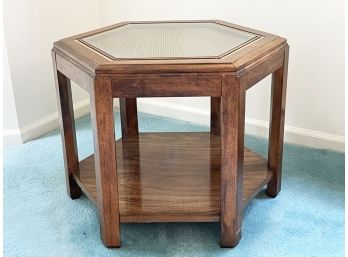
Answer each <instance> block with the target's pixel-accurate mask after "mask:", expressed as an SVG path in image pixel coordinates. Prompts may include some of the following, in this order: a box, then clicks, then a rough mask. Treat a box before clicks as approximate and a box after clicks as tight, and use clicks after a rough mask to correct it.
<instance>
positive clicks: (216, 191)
mask: <svg viewBox="0 0 348 257" xmlns="http://www.w3.org/2000/svg"><path fill="white" fill-rule="evenodd" d="M116 152H117V174H118V187H119V188H118V190H119V193H118V195H119V211H120V219H121V222H212V221H214V222H215V221H219V220H220V174H221V172H220V137H219V136H217V135H211V134H210V133H205V132H203V133H200V132H197V133H141V134H139V136H134V137H127V138H125V139H124V138H123V139H119V140H117V141H116ZM244 153H245V166H244V175H243V186H244V187H243V205H244V206H246V205H247V204H248V202H249V201H250V200H251V199H252V198H253V197H254V196H255V195H256V194H257V193H258V192H259V191H260V190H261V189H262V187H263V186H264V185H265V184H266V183H267V182H268V181H269V179H270V178H271V173H270V172H269V171H268V169H267V160H265V159H264V158H262V157H260V156H258V155H257V154H255V153H253V152H252V151H250V150H248V149H245V151H244ZM75 179H76V181H77V182H78V183H79V185H80V186H81V188H82V190H83V192H85V193H86V195H87V196H88V197H89V198H90V199H91V200H92V201H93V202H94V203H96V184H95V172H94V156H93V155H91V156H90V157H88V158H86V159H85V160H83V161H81V162H80V173H79V174H76V176H75Z"/></svg>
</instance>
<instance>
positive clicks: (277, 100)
mask: <svg viewBox="0 0 348 257" xmlns="http://www.w3.org/2000/svg"><path fill="white" fill-rule="evenodd" d="M288 56H289V47H288V46H287V47H286V48H285V51H284V64H283V67H281V68H280V69H278V70H276V71H275V72H274V73H273V75H272V94H271V117H270V120H271V121H270V130H269V147H268V167H269V169H270V170H272V171H273V177H272V179H271V180H270V181H269V183H268V184H267V195H269V196H271V197H276V196H277V195H278V193H279V192H280V189H281V174H282V159H283V142H284V116H285V99H286V83H287V73H288Z"/></svg>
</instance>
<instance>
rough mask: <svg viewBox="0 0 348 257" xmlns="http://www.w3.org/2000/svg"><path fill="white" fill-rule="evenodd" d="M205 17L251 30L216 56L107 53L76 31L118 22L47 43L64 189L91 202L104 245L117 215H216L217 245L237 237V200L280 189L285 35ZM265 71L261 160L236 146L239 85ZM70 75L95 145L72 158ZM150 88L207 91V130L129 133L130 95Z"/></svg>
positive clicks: (139, 218)
mask: <svg viewBox="0 0 348 257" xmlns="http://www.w3.org/2000/svg"><path fill="white" fill-rule="evenodd" d="M172 22H177V21H172ZM191 22H197V21H191ZM201 22H206V21H201ZM212 22H215V23H218V24H221V25H224V26H228V27H232V28H236V29H240V30H244V31H248V32H251V33H254V34H255V35H258V36H260V38H259V39H257V40H255V41H253V42H252V43H250V44H247V45H246V46H243V47H242V48H240V49H239V50H238V51H234V52H231V53H230V54H228V55H227V56H225V57H223V58H220V59H170V60H112V59H110V58H108V57H107V56H104V55H102V54H100V53H98V52H97V51H95V50H93V49H91V48H89V47H88V46H86V45H84V44H82V43H81V42H79V41H78V39H79V38H81V37H83V36H87V35H91V34H94V33H97V32H101V31H104V30H108V29H111V28H114V27H118V26H122V25H124V24H127V22H126V23H119V24H115V25H111V26H108V27H105V28H101V29H98V30H94V31H91V32H87V33H83V34H80V35H76V36H72V37H69V38H65V39H63V40H60V41H58V42H55V43H54V48H53V64H54V70H55V77H56V88H57V96H58V107H59V108H58V109H59V111H60V113H59V114H60V120H61V131H62V141H63V150H64V159H65V169H66V178H67V188H68V193H69V195H70V196H71V197H72V198H76V197H78V196H79V195H80V188H81V190H82V191H83V192H84V193H85V194H86V195H87V196H88V197H89V198H90V199H91V200H92V201H93V202H94V203H95V204H97V206H98V209H99V213H100V224H101V235H102V239H103V242H104V244H105V245H106V246H109V247H119V246H120V232H119V222H120V221H121V222H178V221H183V222H187V221H215V222H218V221H220V223H221V246H223V247H231V246H234V245H236V244H237V243H238V241H239V239H240V235H241V232H240V228H241V219H242V212H243V205H244V206H245V205H246V204H247V203H248V202H249V201H250V200H251V199H252V198H253V197H255V195H256V194H257V193H258V192H259V191H260V190H261V189H262V187H263V186H265V185H266V184H267V183H268V185H267V193H268V195H270V196H272V197H275V196H276V195H277V194H278V193H279V190H280V180H281V167H282V151H283V134H284V111H285V93H286V80H287V68H288V66H287V65H288V45H287V43H286V39H284V38H281V37H279V36H276V35H272V34H269V33H265V32H262V31H257V30H254V29H249V28H245V27H242V26H239V25H235V24H231V23H228V22H223V21H218V20H215V21H212ZM144 23H146V22H144ZM272 73H273V80H272V102H271V124H270V142H269V158H268V162H267V161H266V160H264V159H263V158H261V157H259V156H257V155H256V154H254V153H252V152H251V151H249V150H247V149H245V150H244V152H243V148H244V146H243V144H244V142H243V135H244V115H245V114H244V112H245V92H246V90H247V89H249V88H250V87H252V86H253V85H254V84H255V83H257V82H258V81H259V80H261V79H263V78H264V77H266V76H267V75H269V74H272ZM69 79H70V80H72V81H74V82H76V83H77V84H79V85H80V86H81V87H83V88H84V89H86V90H87V91H88V92H89V94H90V100H91V114H92V115H91V116H92V124H93V130H94V145H95V154H94V156H90V157H88V158H87V159H85V160H83V161H81V162H80V163H78V159H77V148H76V138H75V128H74V117H73V109H72V100H71V88H70V80H69ZM156 96H161V97H164V96H173V97H177V96H209V97H211V132H210V133H154V134H138V124H137V111H136V109H137V108H136V97H156ZM118 97H119V98H120V110H121V123H122V135H123V138H122V139H120V140H118V141H117V143H115V141H114V138H115V135H114V117H113V111H112V100H113V98H118ZM116 152H117V156H116ZM115 156H116V157H115ZM116 160H117V165H118V167H117V170H116ZM243 160H244V164H243ZM243 169H244V170H243ZM72 174H73V175H72ZM72 177H73V178H74V179H73V178H72ZM271 178H272V179H271ZM75 182H76V183H75Z"/></svg>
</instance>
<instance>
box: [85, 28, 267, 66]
mask: <svg viewBox="0 0 348 257" xmlns="http://www.w3.org/2000/svg"><path fill="white" fill-rule="evenodd" d="M258 38H260V36H259V35H256V34H252V33H249V32H246V31H242V30H238V29H235V28H231V27H228V26H224V25H220V24H217V23H214V22H168V23H129V24H126V25H123V26H120V27H117V28H112V29H110V30H106V31H103V32H100V33H97V34H94V35H90V36H87V37H83V38H80V39H79V41H80V42H82V43H84V44H86V45H88V46H89V47H91V48H92V49H94V50H96V51H98V52H100V53H102V54H104V55H106V56H108V57H109V58H111V59H195V58H222V57H223V56H225V55H227V54H229V53H231V52H233V51H235V50H237V49H239V48H241V47H243V46H244V45H246V44H248V43H250V42H252V41H254V40H256V39H258Z"/></svg>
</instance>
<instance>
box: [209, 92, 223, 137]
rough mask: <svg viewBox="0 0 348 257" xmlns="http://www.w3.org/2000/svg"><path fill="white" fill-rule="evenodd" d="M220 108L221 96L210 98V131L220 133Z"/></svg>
mask: <svg viewBox="0 0 348 257" xmlns="http://www.w3.org/2000/svg"><path fill="white" fill-rule="evenodd" d="M220 108H221V97H211V98H210V132H211V133H212V134H215V135H220V131H221V129H220Z"/></svg>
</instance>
